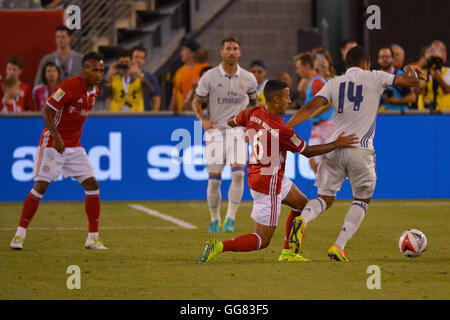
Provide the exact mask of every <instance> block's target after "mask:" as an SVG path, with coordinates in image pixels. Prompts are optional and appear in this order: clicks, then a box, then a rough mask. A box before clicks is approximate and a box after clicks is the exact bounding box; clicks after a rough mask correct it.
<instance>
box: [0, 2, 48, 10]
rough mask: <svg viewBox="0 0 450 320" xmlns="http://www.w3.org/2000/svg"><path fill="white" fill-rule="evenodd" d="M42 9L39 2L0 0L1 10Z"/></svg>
mask: <svg viewBox="0 0 450 320" xmlns="http://www.w3.org/2000/svg"><path fill="white" fill-rule="evenodd" d="M40 7H41V5H40V3H39V1H37V0H0V9H37V8H40Z"/></svg>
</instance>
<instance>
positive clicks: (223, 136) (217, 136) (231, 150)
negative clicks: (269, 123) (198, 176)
mask: <svg viewBox="0 0 450 320" xmlns="http://www.w3.org/2000/svg"><path fill="white" fill-rule="evenodd" d="M247 153H248V150H247V142H245V132H244V130H243V128H241V127H236V128H230V129H220V130H219V129H213V130H208V131H206V132H205V162H206V169H207V170H208V172H212V173H216V172H217V173H218V172H222V170H223V168H224V167H225V165H226V164H227V163H229V164H242V165H245V164H246V163H247Z"/></svg>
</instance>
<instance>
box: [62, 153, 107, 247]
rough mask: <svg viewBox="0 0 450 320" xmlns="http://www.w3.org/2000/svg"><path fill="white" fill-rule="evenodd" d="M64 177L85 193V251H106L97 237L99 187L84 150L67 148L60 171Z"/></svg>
mask: <svg viewBox="0 0 450 320" xmlns="http://www.w3.org/2000/svg"><path fill="white" fill-rule="evenodd" d="M61 171H62V173H63V175H64V176H72V177H74V178H75V179H76V180H77V181H78V182H79V183H80V184H81V186H82V187H83V189H84V193H85V201H84V208H85V212H86V215H87V220H88V236H87V239H86V243H85V247H86V248H87V249H107V248H106V247H105V246H104V245H103V244H102V243H101V242H100V241H99V237H98V224H99V219H100V187H99V183H98V181H97V179H96V178H95V172H94V167H93V166H92V163H91V161H90V160H89V157H88V155H87V154H86V151H85V150H84V148H81V147H77V148H69V150H67V160H66V162H65V164H64V166H63V167H62V169H61Z"/></svg>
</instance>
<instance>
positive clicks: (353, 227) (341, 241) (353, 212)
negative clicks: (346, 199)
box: [335, 201, 368, 250]
mask: <svg viewBox="0 0 450 320" xmlns="http://www.w3.org/2000/svg"><path fill="white" fill-rule="evenodd" d="M367 207H368V204H367V203H365V202H363V201H353V203H352V206H351V207H350V209H349V210H348V212H347V215H346V216H345V219H344V225H343V226H342V229H341V232H340V233H339V236H338V238H337V240H336V242H335V243H336V245H337V246H338V248H339V249H340V250H344V248H345V245H346V244H347V242H348V241H349V240H350V239H351V238H352V237H353V235H354V234H355V232H356V231H357V230H358V229H359V226H360V225H361V222H362V221H363V219H364V216H365V214H366V210H367Z"/></svg>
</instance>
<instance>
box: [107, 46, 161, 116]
mask: <svg viewBox="0 0 450 320" xmlns="http://www.w3.org/2000/svg"><path fill="white" fill-rule="evenodd" d="M154 90H155V89H154V88H153V86H151V84H150V83H149V82H148V81H147V79H146V78H145V76H144V73H143V72H142V70H141V68H139V67H138V65H137V64H136V63H133V62H132V61H131V51H129V50H120V51H119V54H118V56H117V61H116V62H115V63H113V64H112V65H111V67H110V68H109V70H108V73H107V75H106V79H105V83H104V89H103V90H100V91H103V93H102V96H101V99H107V98H110V102H109V111H111V112H144V94H150V93H151V92H154Z"/></svg>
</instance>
